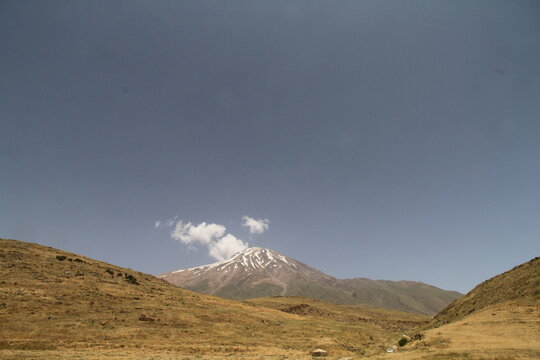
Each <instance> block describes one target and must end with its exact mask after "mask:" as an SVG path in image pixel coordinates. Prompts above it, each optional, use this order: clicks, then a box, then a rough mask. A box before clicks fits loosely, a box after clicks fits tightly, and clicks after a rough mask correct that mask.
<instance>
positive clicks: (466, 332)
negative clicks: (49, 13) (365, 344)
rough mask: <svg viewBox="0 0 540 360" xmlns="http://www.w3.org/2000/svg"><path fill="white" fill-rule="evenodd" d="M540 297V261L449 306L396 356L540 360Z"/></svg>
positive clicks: (441, 359)
mask: <svg viewBox="0 0 540 360" xmlns="http://www.w3.org/2000/svg"><path fill="white" fill-rule="evenodd" d="M539 295H540V258H535V259H532V260H531V261H529V262H526V263H524V264H521V265H519V266H516V267H515V268H513V269H512V270H509V271H507V272H504V273H502V274H500V275H497V276H495V277H493V278H491V279H489V280H486V281H484V282H483V283H481V284H480V285H478V286H477V287H476V288H474V289H473V290H472V291H471V292H469V293H468V294H467V295H465V296H464V297H463V298H461V299H458V300H456V301H455V302H454V303H452V304H450V305H449V306H448V307H447V308H446V309H444V310H443V311H441V312H440V313H439V314H438V315H436V316H435V317H434V319H433V320H432V321H431V322H430V323H429V324H428V325H427V326H426V327H424V329H423V331H420V330H419V331H418V332H416V334H415V336H413V341H412V342H411V343H409V344H407V345H405V346H404V347H402V348H398V349H397V350H396V351H395V353H393V354H392V357H393V358H394V359H396V360H413V359H414V360H428V359H437V360H460V359H464V360H510V359H512V360H514V359H516V360H517V359H523V360H525V359H527V360H533V359H540V297H539ZM385 358H386V357H384V356H378V355H377V356H374V357H373V359H375V360H379V359H380V360H382V359H385Z"/></svg>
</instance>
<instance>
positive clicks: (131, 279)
mask: <svg viewBox="0 0 540 360" xmlns="http://www.w3.org/2000/svg"><path fill="white" fill-rule="evenodd" d="M126 281H127V282H128V283H130V284H135V285H139V282H138V281H137V279H136V278H135V277H134V276H133V275H129V274H126Z"/></svg>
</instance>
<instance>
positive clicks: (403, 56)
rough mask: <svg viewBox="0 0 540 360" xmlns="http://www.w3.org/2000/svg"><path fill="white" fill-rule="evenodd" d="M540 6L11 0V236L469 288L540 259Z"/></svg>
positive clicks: (3, 209) (144, 264) (147, 257)
mask: <svg viewBox="0 0 540 360" xmlns="http://www.w3.org/2000/svg"><path fill="white" fill-rule="evenodd" d="M539 34H540V2H539V1H534V0H533V1H525V0H522V1H509V0H508V1H497V0H486V1H481V0H478V1H468V0H455V1H450V0H448V1H441V0H439V1H437V0H422V1H419V0H418V1H415V0H410V1H400V0H396V1H379V0H373V1H331V2H330V1H314V0H305V1H253V0H249V1H236V0H232V1H207V0H201V1H112V2H111V1H71V0H69V1H47V2H44V1H6V0H2V1H0V136H1V141H0V236H1V237H4V238H12V239H18V240H24V241H30V242H36V243H39V244H43V245H47V246H52V247H55V248H60V249H63V250H67V251H71V252H75V253H78V254H82V255H85V256H88V257H91V258H95V259H98V260H102V261H106V262H109V263H113V264H116V265H120V266H124V267H129V268H132V269H135V270H138V271H142V272H146V273H151V274H160V273H164V272H167V271H171V270H175V269H181V268H187V267H194V266H199V265H203V264H208V263H212V262H214V261H216V260H217V259H221V258H224V257H226V256H227V255H228V254H230V253H231V251H236V250H238V249H242V248H244V247H246V246H258V247H264V248H270V249H273V250H275V251H278V252H279V253H281V254H284V255H287V256H290V257H292V258H295V259H297V260H299V261H302V262H304V263H306V264H308V265H311V266H314V267H316V268H318V269H320V270H322V271H324V272H326V273H328V274H330V275H332V276H335V277H339V278H353V277H367V278H371V279H387V280H415V281H422V282H426V283H429V284H432V285H435V286H438V287H441V288H444V289H449V290H457V291H461V292H466V291H468V290H470V289H471V288H473V287H474V286H475V285H477V284H478V283H480V282H482V281H484V280H485V279H487V278H489V277H491V276H494V275H496V274H499V273H501V272H503V271H506V270H508V269H510V268H512V267H513V266H516V265H518V264H520V263H523V262H525V261H528V260H530V259H531V258H533V257H535V256H538V255H540V42H539V41H538V40H539Z"/></svg>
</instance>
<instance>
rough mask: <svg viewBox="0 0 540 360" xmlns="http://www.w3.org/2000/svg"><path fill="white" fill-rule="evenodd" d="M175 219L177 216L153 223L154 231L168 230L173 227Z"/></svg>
mask: <svg viewBox="0 0 540 360" xmlns="http://www.w3.org/2000/svg"><path fill="white" fill-rule="evenodd" d="M176 219H178V215H176V216H175V217H173V218H171V219H167V220H165V221H161V220H157V221H156V222H155V223H154V227H155V228H156V229H159V228H170V227H172V226H173V225H174V223H175V222H176Z"/></svg>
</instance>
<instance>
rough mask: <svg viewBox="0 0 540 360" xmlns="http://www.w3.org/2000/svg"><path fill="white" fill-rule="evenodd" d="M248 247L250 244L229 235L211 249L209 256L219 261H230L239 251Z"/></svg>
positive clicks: (213, 244)
mask: <svg viewBox="0 0 540 360" xmlns="http://www.w3.org/2000/svg"><path fill="white" fill-rule="evenodd" d="M247 247H248V244H247V243H245V242H243V241H242V240H240V239H237V238H236V237H235V236H234V235H231V234H227V235H225V236H224V237H222V238H221V239H219V240H218V241H217V242H215V243H212V244H211V245H210V247H209V251H208V254H209V255H210V256H211V257H213V258H215V259H218V260H223V259H228V258H230V257H231V256H233V255H234V254H236V253H237V252H239V251H242V250H244V249H245V248H247Z"/></svg>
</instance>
